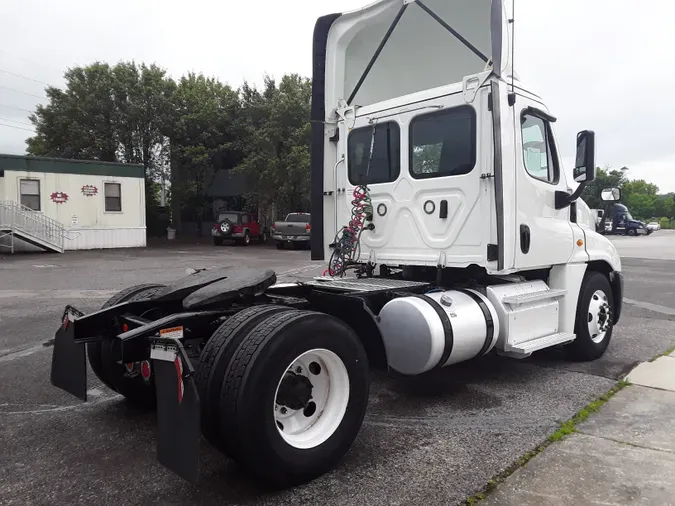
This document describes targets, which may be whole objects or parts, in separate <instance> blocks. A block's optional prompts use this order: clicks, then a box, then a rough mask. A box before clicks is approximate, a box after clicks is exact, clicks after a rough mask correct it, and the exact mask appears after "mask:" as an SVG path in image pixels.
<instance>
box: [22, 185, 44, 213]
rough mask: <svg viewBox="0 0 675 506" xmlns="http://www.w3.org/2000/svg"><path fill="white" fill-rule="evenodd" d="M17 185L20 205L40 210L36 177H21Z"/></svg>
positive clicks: (38, 186) (38, 187)
mask: <svg viewBox="0 0 675 506" xmlns="http://www.w3.org/2000/svg"><path fill="white" fill-rule="evenodd" d="M19 186H20V190H19V191H20V193H21V205H22V206H26V207H28V208H29V209H32V210H33V211H40V181H39V180H37V179H22V180H21V181H20V182H19Z"/></svg>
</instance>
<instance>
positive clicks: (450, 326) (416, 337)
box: [379, 290, 499, 375]
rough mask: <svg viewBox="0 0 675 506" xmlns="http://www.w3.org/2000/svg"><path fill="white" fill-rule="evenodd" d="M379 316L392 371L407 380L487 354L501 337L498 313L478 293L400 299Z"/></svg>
mask: <svg viewBox="0 0 675 506" xmlns="http://www.w3.org/2000/svg"><path fill="white" fill-rule="evenodd" d="M379 316H380V322H379V327H380V332H381V334H382V340H383V341H384V347H385V350H386V352H387V361H388V363H389V366H390V367H391V368H392V369H394V370H395V371H397V372H399V373H401V374H406V375H416V374H422V373H425V372H428V371H430V370H431V369H434V368H438V367H445V366H448V365H451V364H456V363H458V362H463V361H465V360H470V359H472V358H475V357H477V356H480V355H484V354H486V353H488V352H489V351H490V350H491V349H492V348H493V347H494V345H495V344H496V342H497V337H498V336H499V319H498V318H497V312H496V311H495V309H494V307H493V306H492V304H491V303H490V301H489V300H488V299H487V297H485V296H483V295H482V294H481V293H480V292H477V291H475V290H448V291H444V292H430V293H427V294H425V295H410V296H406V297H399V298H396V299H393V300H391V301H389V302H388V303H387V304H386V305H385V306H384V307H383V308H382V311H381V312H380V314H379Z"/></svg>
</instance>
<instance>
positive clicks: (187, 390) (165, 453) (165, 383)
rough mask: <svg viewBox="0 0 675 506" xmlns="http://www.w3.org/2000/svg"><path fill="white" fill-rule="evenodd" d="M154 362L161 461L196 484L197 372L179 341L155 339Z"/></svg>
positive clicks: (158, 456) (198, 414)
mask: <svg viewBox="0 0 675 506" xmlns="http://www.w3.org/2000/svg"><path fill="white" fill-rule="evenodd" d="M150 358H151V359H152V360H153V369H154V373H155V385H156V388H157V460H159V462H160V464H162V465H163V466H165V467H166V468H168V469H169V470H170V471H173V472H174V473H176V474H177V475H178V476H180V477H181V478H183V479H185V480H188V481H190V482H193V483H195V482H197V480H198V477H199V442H200V438H201V421H200V407H199V395H198V394H197V385H196V384H195V381H194V369H193V367H192V364H191V363H190V359H189V358H188V356H187V354H186V353H185V349H184V348H183V345H182V344H181V342H180V341H177V340H173V339H153V343H152V347H151V351H150Z"/></svg>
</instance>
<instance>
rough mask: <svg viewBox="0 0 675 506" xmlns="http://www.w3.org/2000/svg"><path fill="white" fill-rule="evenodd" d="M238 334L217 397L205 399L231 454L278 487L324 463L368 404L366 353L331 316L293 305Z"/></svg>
mask: <svg viewBox="0 0 675 506" xmlns="http://www.w3.org/2000/svg"><path fill="white" fill-rule="evenodd" d="M237 340H238V341H239V343H237V347H236V351H235V352H234V354H233V355H232V358H231V359H229V360H228V362H229V363H228V364H227V368H226V371H225V374H224V377H223V378H222V385H221V391H220V399H219V402H218V404H217V405H212V404H211V402H212V400H211V398H208V397H207V398H208V402H209V405H208V406H206V410H209V411H217V412H218V414H219V416H220V421H221V422H220V424H219V425H218V429H219V431H220V432H221V434H220V438H221V440H224V439H227V441H229V443H228V444H229V446H230V448H229V451H230V452H231V456H232V457H233V458H234V459H235V460H236V461H237V462H239V463H240V464H241V465H243V466H244V467H245V468H246V469H247V470H249V471H250V472H251V474H253V475H254V476H255V477H256V478H259V479H261V480H262V481H263V482H265V483H267V484H270V485H272V486H274V487H278V488H285V487H289V486H294V485H298V484H301V483H305V482H307V481H310V480H312V479H314V478H317V477H318V476H321V475H322V474H325V473H326V472H328V471H330V470H331V469H332V468H334V467H335V466H336V465H337V464H338V463H339V462H340V461H341V459H342V458H343V457H344V455H345V454H346V453H347V452H348V451H349V448H350V447H351V445H352V443H353V442H354V439H355V438H356V436H357V434H358V432H359V430H360V428H361V424H362V423H363V418H364V416H365V413H366V407H367V404H368V394H369V389H370V372H369V367H368V359H367V356H366V353H365V350H364V348H363V346H362V344H361V342H360V341H359V338H358V337H357V335H356V334H355V333H354V331H353V330H352V329H351V328H350V327H348V326H347V325H346V324H345V323H344V322H342V321H341V320H339V319H337V318H334V317H333V316H330V315H327V314H324V313H317V312H314V311H304V310H295V309H293V310H289V311H281V312H276V313H273V314H272V313H269V314H267V315H266V316H265V317H263V318H260V319H259V320H258V321H257V323H255V324H254V325H253V326H252V328H250V330H248V331H246V332H242V335H241V336H239V335H237ZM224 358H225V357H223V360H224ZM218 370H219V371H220V370H222V365H221V366H219V367H218ZM219 374H220V373H218V374H213V378H210V381H211V382H217V381H219V380H221V377H220V375H219ZM223 422H225V423H223Z"/></svg>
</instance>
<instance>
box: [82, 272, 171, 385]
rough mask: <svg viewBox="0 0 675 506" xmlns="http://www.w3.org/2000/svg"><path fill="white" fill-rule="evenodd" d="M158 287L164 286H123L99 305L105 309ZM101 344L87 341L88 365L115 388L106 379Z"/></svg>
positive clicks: (105, 383) (109, 382)
mask: <svg viewBox="0 0 675 506" xmlns="http://www.w3.org/2000/svg"><path fill="white" fill-rule="evenodd" d="M159 288H164V285H150V284H147V285H135V286H130V287H129V288H125V289H124V290H122V291H121V292H118V293H116V294H115V295H113V296H112V297H111V298H110V299H108V300H107V301H106V302H105V303H104V304H103V305H102V306H101V309H106V308H108V307H111V306H115V305H117V304H121V303H122V302H127V301H128V300H129V299H130V298H131V297H134V296H135V295H136V294H138V293H142V292H145V291H148V290H152V289H159ZM102 346H103V343H102V342H101V341H97V342H94V343H87V358H88V359H89V365H90V366H91V369H92V371H94V374H95V375H96V377H97V378H98V379H99V380H101V383H103V384H104V385H105V386H107V387H108V388H110V389H111V390H115V387H114V386H113V384H112V382H111V381H110V379H108V376H107V375H106V373H105V371H104V369H103V358H102V357H101V349H102Z"/></svg>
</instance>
